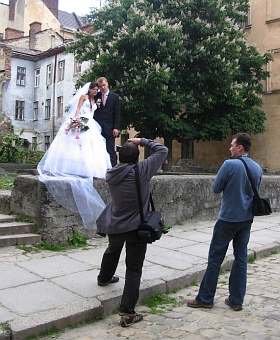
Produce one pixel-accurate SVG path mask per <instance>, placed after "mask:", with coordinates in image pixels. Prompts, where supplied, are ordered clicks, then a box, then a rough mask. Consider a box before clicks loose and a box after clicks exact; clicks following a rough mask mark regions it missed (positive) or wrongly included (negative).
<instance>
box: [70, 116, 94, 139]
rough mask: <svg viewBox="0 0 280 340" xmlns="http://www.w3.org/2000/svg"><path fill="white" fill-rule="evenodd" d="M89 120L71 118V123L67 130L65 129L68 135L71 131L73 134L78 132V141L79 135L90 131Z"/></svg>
mask: <svg viewBox="0 0 280 340" xmlns="http://www.w3.org/2000/svg"><path fill="white" fill-rule="evenodd" d="M87 122H88V118H86V117H71V118H70V123H69V124H68V125H67V128H66V129H65V133H66V135H67V134H68V132H69V131H70V130H71V131H73V132H76V137H75V138H76V139H79V136H78V133H79V132H81V131H87V130H88V129H89V127H88V125H87Z"/></svg>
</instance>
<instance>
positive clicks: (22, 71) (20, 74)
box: [17, 66, 26, 86]
mask: <svg viewBox="0 0 280 340" xmlns="http://www.w3.org/2000/svg"><path fill="white" fill-rule="evenodd" d="M25 76H26V68H25V67H20V66H18V68H17V85H20V86H24V85H25Z"/></svg>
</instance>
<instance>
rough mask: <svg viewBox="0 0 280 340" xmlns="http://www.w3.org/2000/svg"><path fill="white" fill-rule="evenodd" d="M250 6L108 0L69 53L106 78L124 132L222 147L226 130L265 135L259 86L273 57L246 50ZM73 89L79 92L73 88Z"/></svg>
mask: <svg viewBox="0 0 280 340" xmlns="http://www.w3.org/2000/svg"><path fill="white" fill-rule="evenodd" d="M248 10H249V4H248V0H231V1H229V0H221V1H216V0H196V1H189V0H177V1H169V0H151V1H147V0H141V1H132V0H111V1H110V2H108V5H107V6H104V7H103V8H102V9H101V10H97V9H95V10H93V11H92V12H91V13H90V14H89V15H88V16H87V19H88V20H91V21H92V22H93V24H94V28H95V30H96V31H97V32H98V34H96V35H88V34H86V33H84V32H78V33H77V41H76V42H74V43H73V44H71V46H70V47H69V49H68V51H69V52H72V53H74V54H75V56H76V58H77V59H78V60H80V61H84V60H94V61H95V62H94V66H93V67H92V69H91V70H90V71H89V72H86V73H84V74H83V76H82V77H81V79H80V83H79V84H82V83H84V82H86V81H91V80H92V79H96V78H97V77H99V76H103V75H104V76H106V77H107V78H108V80H109V83H110V86H111V88H112V89H113V90H114V91H115V92H117V93H119V94H120V96H121V99H122V127H121V129H126V128H128V127H134V128H135V129H136V131H140V133H139V135H144V136H146V137H149V138H155V137H163V138H164V140H165V144H166V145H167V146H170V144H171V143H170V142H171V141H172V139H176V140H178V141H179V142H181V141H182V139H183V138H184V137H185V136H186V135H188V136H189V137H192V138H193V139H195V140H210V139H214V140H222V139H224V138H225V137H226V136H227V135H228V133H229V131H230V130H233V131H247V132H251V133H253V134H256V133H261V132H264V121H265V119H266V117H265V113H264V112H263V111H261V110H260V109H258V108H259V107H261V104H262V100H261V94H262V93H263V89H262V84H261V81H262V80H264V79H266V78H267V77H268V76H269V73H268V72H266V71H265V70H264V69H265V65H266V64H267V63H268V62H269V61H270V60H271V58H272V57H271V55H269V54H264V55H261V54H260V53H259V52H258V51H257V49H256V48H255V47H253V46H247V44H246V40H245V34H244V30H243V29H242V28H240V27H239V25H238V23H239V22H244V21H245V19H246V14H247V12H248ZM79 84H78V85H79Z"/></svg>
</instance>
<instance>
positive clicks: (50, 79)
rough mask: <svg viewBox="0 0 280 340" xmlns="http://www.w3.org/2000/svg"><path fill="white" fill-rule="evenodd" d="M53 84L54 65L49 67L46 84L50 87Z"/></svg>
mask: <svg viewBox="0 0 280 340" xmlns="http://www.w3.org/2000/svg"><path fill="white" fill-rule="evenodd" d="M51 83H52V65H51V64H49V65H47V74H46V84H47V85H50V84H51Z"/></svg>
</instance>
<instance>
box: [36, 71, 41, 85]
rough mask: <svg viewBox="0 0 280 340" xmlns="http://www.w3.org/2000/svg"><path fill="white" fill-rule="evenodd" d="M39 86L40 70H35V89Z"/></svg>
mask: <svg viewBox="0 0 280 340" xmlns="http://www.w3.org/2000/svg"><path fill="white" fill-rule="evenodd" d="M39 86H40V69H39V68H37V69H36V70H35V87H39Z"/></svg>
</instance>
